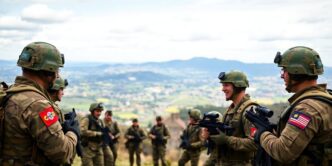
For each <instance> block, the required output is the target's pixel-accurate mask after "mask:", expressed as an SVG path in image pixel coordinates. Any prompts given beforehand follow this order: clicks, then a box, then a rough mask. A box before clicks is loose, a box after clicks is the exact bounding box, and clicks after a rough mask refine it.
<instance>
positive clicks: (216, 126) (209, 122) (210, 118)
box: [198, 113, 234, 154]
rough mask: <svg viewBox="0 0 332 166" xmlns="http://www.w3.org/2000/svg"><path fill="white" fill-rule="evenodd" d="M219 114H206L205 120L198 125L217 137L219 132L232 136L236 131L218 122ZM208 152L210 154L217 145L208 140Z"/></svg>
mask: <svg viewBox="0 0 332 166" xmlns="http://www.w3.org/2000/svg"><path fill="white" fill-rule="evenodd" d="M218 118H219V114H214V113H205V114H204V116H203V119H202V120H200V121H199V123H198V125H199V126H200V127H205V128H207V130H208V132H209V134H210V135H217V134H219V131H221V132H223V133H225V134H226V135H232V133H233V131H234V129H233V128H232V127H230V126H228V125H226V124H224V123H221V122H218ZM206 146H207V148H208V150H207V154H210V153H211V151H212V149H213V148H214V146H215V144H214V142H213V141H211V140H210V138H208V140H207V144H206Z"/></svg>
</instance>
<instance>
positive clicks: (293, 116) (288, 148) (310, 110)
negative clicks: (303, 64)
mask: <svg viewBox="0 0 332 166" xmlns="http://www.w3.org/2000/svg"><path fill="white" fill-rule="evenodd" d="M309 93H312V94H317V95H321V94H323V95H328V94H327V91H326V85H319V86H313V87H308V88H306V89H304V90H302V91H300V92H297V93H296V94H294V95H293V96H292V97H291V98H290V99H289V102H290V105H291V106H292V108H293V109H290V110H289V109H286V110H285V111H284V112H289V113H290V114H289V116H288V117H286V120H285V121H283V120H280V122H279V126H278V127H279V133H278V136H276V135H274V134H272V133H270V132H264V133H263V134H262V136H261V138H260V142H261V145H262V147H263V148H264V149H265V151H266V152H267V153H268V154H269V155H270V156H272V157H273V158H274V159H275V160H277V161H278V162H279V165H310V163H311V164H312V165H315V163H313V160H312V159H313V158H312V157H318V158H319V160H320V161H321V162H322V165H328V163H326V162H328V161H327V160H330V162H331V160H332V106H331V105H329V104H328V103H326V102H323V101H320V100H316V99H310V98H307V99H303V100H299V99H300V98H302V97H303V96H305V95H306V94H309ZM329 96H330V99H332V96H331V95H329ZM297 100H298V101H299V102H296V101H297ZM283 114H284V113H283ZM314 148H315V149H316V150H313V149H314ZM328 149H329V150H328ZM312 150H313V151H312ZM308 151H311V152H312V153H308ZM324 151H325V153H324ZM324 162H325V164H324Z"/></svg>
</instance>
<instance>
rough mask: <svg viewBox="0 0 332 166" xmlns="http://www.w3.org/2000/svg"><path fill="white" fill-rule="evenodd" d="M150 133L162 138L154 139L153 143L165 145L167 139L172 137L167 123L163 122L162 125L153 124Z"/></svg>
mask: <svg viewBox="0 0 332 166" xmlns="http://www.w3.org/2000/svg"><path fill="white" fill-rule="evenodd" d="M149 134H153V135H154V136H156V137H160V138H156V139H152V144H153V145H165V144H166V143H167V139H169V138H170V134H169V131H168V129H167V127H166V126H165V124H162V125H160V126H159V125H154V126H152V128H151V130H150V132H149ZM158 139H160V140H158Z"/></svg>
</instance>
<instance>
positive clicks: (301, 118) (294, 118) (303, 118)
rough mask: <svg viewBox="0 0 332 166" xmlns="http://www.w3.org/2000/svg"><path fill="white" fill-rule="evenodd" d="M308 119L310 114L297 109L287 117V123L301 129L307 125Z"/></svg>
mask: <svg viewBox="0 0 332 166" xmlns="http://www.w3.org/2000/svg"><path fill="white" fill-rule="evenodd" d="M310 120H311V117H310V116H308V115H306V114H304V113H302V112H299V111H294V113H293V114H292V115H291V117H290V118H289V119H288V123H289V124H291V125H293V126H295V127H297V128H300V129H302V130H303V129H305V128H306V127H307V125H308V124H309V122H310Z"/></svg>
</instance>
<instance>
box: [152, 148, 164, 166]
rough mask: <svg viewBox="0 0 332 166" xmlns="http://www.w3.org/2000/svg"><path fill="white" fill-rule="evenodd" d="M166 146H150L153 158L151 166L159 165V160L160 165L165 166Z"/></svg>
mask: <svg viewBox="0 0 332 166" xmlns="http://www.w3.org/2000/svg"><path fill="white" fill-rule="evenodd" d="M165 154H166V146H165V145H152V158H153V165H154V166H158V165H159V163H158V162H159V159H160V160H161V165H162V166H166V159H165Z"/></svg>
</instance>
